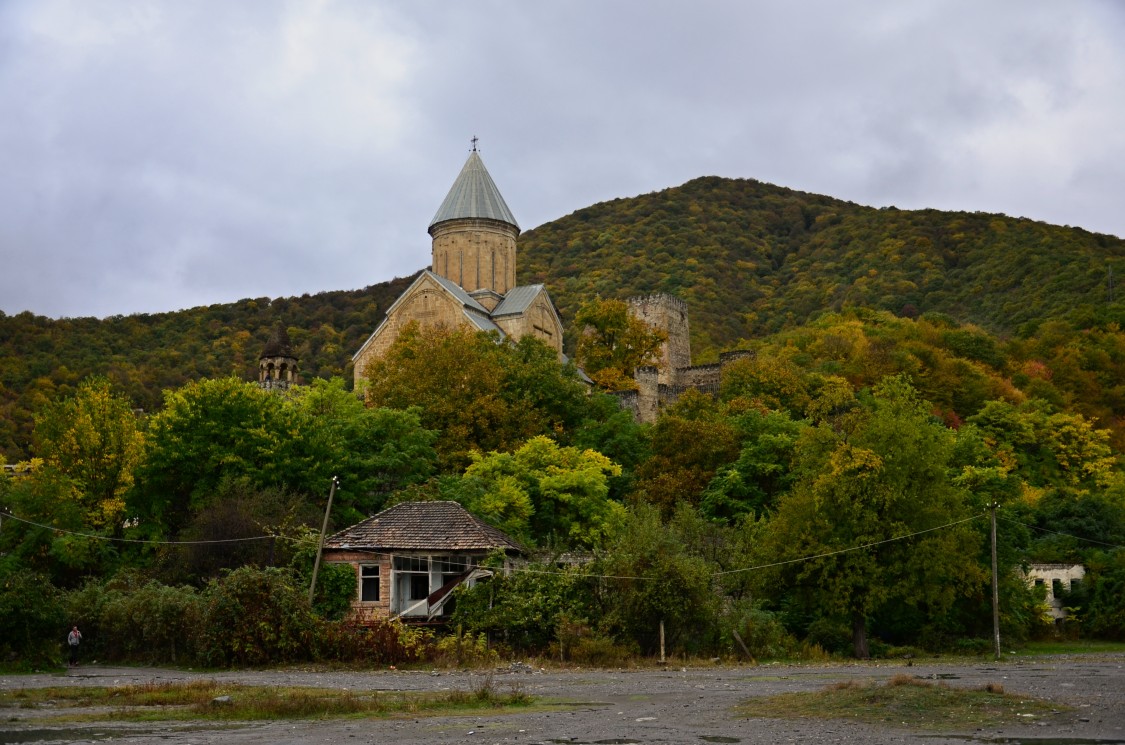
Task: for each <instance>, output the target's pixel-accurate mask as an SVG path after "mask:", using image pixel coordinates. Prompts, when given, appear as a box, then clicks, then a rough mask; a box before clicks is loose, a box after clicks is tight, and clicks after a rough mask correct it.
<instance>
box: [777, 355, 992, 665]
mask: <svg viewBox="0 0 1125 745" xmlns="http://www.w3.org/2000/svg"><path fill="white" fill-rule="evenodd" d="M953 446H954V434H953V433H952V432H950V431H949V430H946V429H945V428H944V427H942V426H941V425H940V424H938V423H936V422H935V421H934V420H933V419H932V418H931V417H930V415H929V410H928V406H927V404H926V403H925V402H923V401H922V400H921V399H919V397H918V396H917V394H916V392H915V391H914V389H913V388H912V387H911V386H910V384H909V383H908V382H907V381H906V380H905V379H903V378H901V377H893V378H888V379H887V380H885V381H883V383H881V384H880V385H879V386H878V387H877V388H876V390H875V392H874V395H873V396H872V397H871V398H870V401H869V402H868V405H867V412H866V415H865V416H864V417H863V418H862V419H861V420H860V421H859V422H858V423H857V426H856V427H855V429H853V430H851V431H850V432H849V433H847V434H846V435H845V434H844V433H840V432H836V431H834V430H832V429H830V428H828V427H825V426H820V427H816V428H810V429H809V430H807V431H806V433H805V435H804V436H802V438H801V440H800V443H799V445H798V460H799V461H800V465H799V469H798V470H799V471H800V473H801V477H800V479H799V480H798V481H797V482H796V483H795V485H794V487H793V489H792V491H791V492H789V494H787V495H785V496H783V497H782V498H781V500H780V501H779V502H778V507H777V511H776V513H775V514H774V516H773V517H772V518H771V519H770V521H769V523H768V525H767V526H766V529H765V531H764V535H763V539H762V541H761V543H760V544H759V552H760V553H759V557H758V558H759V561H760V562H761V563H763V564H774V565H775V566H774V567H772V568H770V569H768V570H765V571H763V572H762V573H761V575H760V579H761V582H762V584H761V588H762V590H763V591H766V590H767V588H770V587H772V586H774V585H775V584H778V583H779V584H781V586H782V587H785V588H787V592H788V594H789V595H790V597H792V598H793V599H794V600H795V601H797V602H799V603H801V604H804V605H805V606H806V607H810V608H816V609H818V611H819V612H820V613H821V614H823V615H826V616H830V617H832V616H834V617H837V618H841V619H846V621H847V622H848V623H849V624H850V625H851V628H852V635H853V646H854V651H855V655H856V656H857V657H867V656H868V655H869V651H868V642H867V623H868V619H869V618H871V617H872V616H873V615H874V614H876V613H878V612H880V611H886V610H887V609H889V608H892V607H893V606H895V605H906V606H913V607H916V608H922V609H924V610H925V611H926V613H927V614H931V615H932V614H939V613H942V612H944V611H945V610H946V609H948V608H949V607H951V606H952V604H953V603H954V601H955V600H956V599H957V598H958V597H959V596H961V595H964V594H966V593H970V592H972V591H973V590H974V589H975V588H977V587H978V586H979V584H980V582H981V580H982V570H981V568H980V566H979V565H978V564H977V563H976V556H977V554H978V550H977V549H978V541H979V534H978V533H976V532H975V531H973V530H972V528H971V526H969V525H968V524H967V523H961V524H959V525H952V526H951V527H943V526H946V525H949V524H951V523H955V522H956V521H958V520H963V519H964V518H966V517H969V516H970V515H971V512H970V511H969V509H968V506H967V504H966V495H965V493H964V492H963V491H962V490H960V489H958V488H956V487H955V486H954V485H953V484H952V483H951V481H950V474H949V468H948V466H949V463H950V458H951V454H952V452H953ZM939 528H940V529H939ZM920 531H932V532H926V533H924V534H921V535H917V534H918V533H919V532H920ZM908 535H912V536H913V537H911V538H908V539H904V540H898V539H899V538H901V537H904V536H908ZM859 547H866V548H859ZM778 562H790V563H784V564H778Z"/></svg>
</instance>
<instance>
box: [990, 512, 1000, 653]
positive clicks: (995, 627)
mask: <svg viewBox="0 0 1125 745" xmlns="http://www.w3.org/2000/svg"><path fill="white" fill-rule="evenodd" d="M992 642H993V644H992V647H993V652H994V653H995V655H996V659H1000V581H999V577H998V573H997V571H996V502H993V503H992Z"/></svg>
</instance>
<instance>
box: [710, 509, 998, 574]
mask: <svg viewBox="0 0 1125 745" xmlns="http://www.w3.org/2000/svg"><path fill="white" fill-rule="evenodd" d="M984 516H985V515H984V513H981V514H979V515H973V516H972V517H966V518H965V519H963V520H956V521H954V522H951V523H946V524H945V525H939V526H937V527H936V528H926V529H925V530H919V531H917V532H915V533H908V534H906V535H900V536H895V537H894V538H886V539H884V540H881V541H875V542H873V543H865V544H863V545H862V546H852V547H851V548H842V549H840V550H838V551H829V552H827V553H823V554H816V555H815V556H802V557H801V558H799V559H787V560H785V561H775V562H773V563H770V564H759V565H757V566H752V567H745V568H743V569H728V570H726V571H725V572H715V574H714V576H716V577H718V576H720V575H723V574H738V573H740V572H753V571H756V570H758V569H769V568H770V567H779V566H785V565H786V564H799V563H801V562H803V561H812V560H813V559H824V558H826V557H829V556H836V555H838V554H846V553H849V552H851V551H862V550H863V549H865V548H871V547H872V546H881V545H883V544H884V543H894V542H895V541H904V540H906V539H907V538H913V537H914V536H919V535H922V534H923V533H932V532H933V531H935V530H945V529H946V528H952V527H953V526H954V525H960V524H961V523H967V522H969V521H971V520H976V519H978V518H981V517H984Z"/></svg>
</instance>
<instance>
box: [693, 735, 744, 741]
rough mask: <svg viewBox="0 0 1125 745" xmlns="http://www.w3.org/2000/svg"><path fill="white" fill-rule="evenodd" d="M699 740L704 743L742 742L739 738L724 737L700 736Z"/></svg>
mask: <svg viewBox="0 0 1125 745" xmlns="http://www.w3.org/2000/svg"><path fill="white" fill-rule="evenodd" d="M699 739H700V740H703V742H742V740H740V739H738V738H737V737H725V736H723V735H700V736H699Z"/></svg>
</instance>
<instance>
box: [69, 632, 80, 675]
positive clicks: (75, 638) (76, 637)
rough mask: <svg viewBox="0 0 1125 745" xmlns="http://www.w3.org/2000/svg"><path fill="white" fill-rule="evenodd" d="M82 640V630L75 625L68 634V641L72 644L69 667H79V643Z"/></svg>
mask: <svg viewBox="0 0 1125 745" xmlns="http://www.w3.org/2000/svg"><path fill="white" fill-rule="evenodd" d="M81 641H82V632H81V631H79V630H78V627H77V626H75V627H74V628H72V629H71V630H70V633H69V634H67V635H66V643H67V644H69V645H70V664H69V665H68V667H77V665H78V644H79V643H80V642H81Z"/></svg>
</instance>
